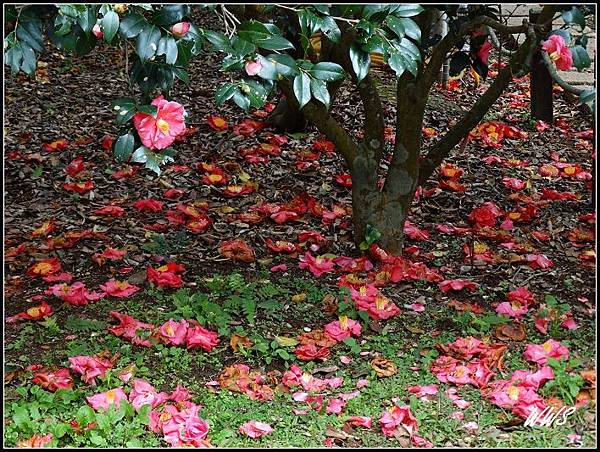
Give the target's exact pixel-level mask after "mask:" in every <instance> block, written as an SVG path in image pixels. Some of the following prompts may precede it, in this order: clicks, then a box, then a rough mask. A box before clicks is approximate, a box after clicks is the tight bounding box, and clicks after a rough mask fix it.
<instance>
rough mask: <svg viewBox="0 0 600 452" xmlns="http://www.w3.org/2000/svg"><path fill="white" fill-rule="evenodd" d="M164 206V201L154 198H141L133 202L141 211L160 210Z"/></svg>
mask: <svg viewBox="0 0 600 452" xmlns="http://www.w3.org/2000/svg"><path fill="white" fill-rule="evenodd" d="M163 206H164V203H163V202H161V201H159V200H157V199H154V198H147V199H140V200H138V201H136V202H134V203H133V207H135V208H136V209H137V210H139V211H140V212H160V211H161V210H162V209H163Z"/></svg>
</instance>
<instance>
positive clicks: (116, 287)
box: [100, 278, 140, 298]
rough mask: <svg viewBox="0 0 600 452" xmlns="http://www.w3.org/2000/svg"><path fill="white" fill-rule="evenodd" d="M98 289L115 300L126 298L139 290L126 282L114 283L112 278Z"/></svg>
mask: <svg viewBox="0 0 600 452" xmlns="http://www.w3.org/2000/svg"><path fill="white" fill-rule="evenodd" d="M100 289H102V290H103V291H104V292H106V293H107V294H108V295H110V296H112V297H117V298H127V297H129V296H131V295H133V294H134V293H136V292H137V291H138V290H140V288H139V287H137V286H134V285H133V284H129V282H127V281H116V280H115V279H113V278H111V279H110V280H108V281H107V282H106V283H105V284H104V285H101V286H100Z"/></svg>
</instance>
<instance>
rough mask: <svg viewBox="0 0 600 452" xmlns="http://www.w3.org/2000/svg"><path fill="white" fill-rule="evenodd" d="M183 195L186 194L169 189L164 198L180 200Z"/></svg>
mask: <svg viewBox="0 0 600 452" xmlns="http://www.w3.org/2000/svg"><path fill="white" fill-rule="evenodd" d="M185 194H186V192H185V191H184V190H179V189H177V188H170V189H168V190H167V191H165V194H164V197H165V198H167V199H177V198H181V197H182V196H183V195H185Z"/></svg>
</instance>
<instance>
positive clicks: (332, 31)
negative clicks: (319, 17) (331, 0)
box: [316, 5, 342, 43]
mask: <svg viewBox="0 0 600 452" xmlns="http://www.w3.org/2000/svg"><path fill="white" fill-rule="evenodd" d="M316 6H317V5H316ZM321 6H322V5H321ZM320 29H321V32H322V33H323V34H324V35H325V36H327V39H329V40H330V41H331V42H334V43H338V42H340V39H341V37H342V32H341V31H340V27H338V24H337V23H336V22H335V20H334V19H333V18H332V17H329V16H326V17H323V23H322V25H321V27H320Z"/></svg>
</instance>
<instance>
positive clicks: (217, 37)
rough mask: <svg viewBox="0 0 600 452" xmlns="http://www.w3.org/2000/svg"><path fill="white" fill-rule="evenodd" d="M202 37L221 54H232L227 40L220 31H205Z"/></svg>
mask: <svg viewBox="0 0 600 452" xmlns="http://www.w3.org/2000/svg"><path fill="white" fill-rule="evenodd" d="M204 37H205V38H206V40H207V41H208V42H210V43H211V44H212V45H213V46H214V48H215V49H216V50H220V51H221V52H227V53H233V49H232V48H231V45H230V43H229V38H227V36H225V35H224V34H223V33H221V32H220V31H213V30H206V31H205V32H204Z"/></svg>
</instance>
